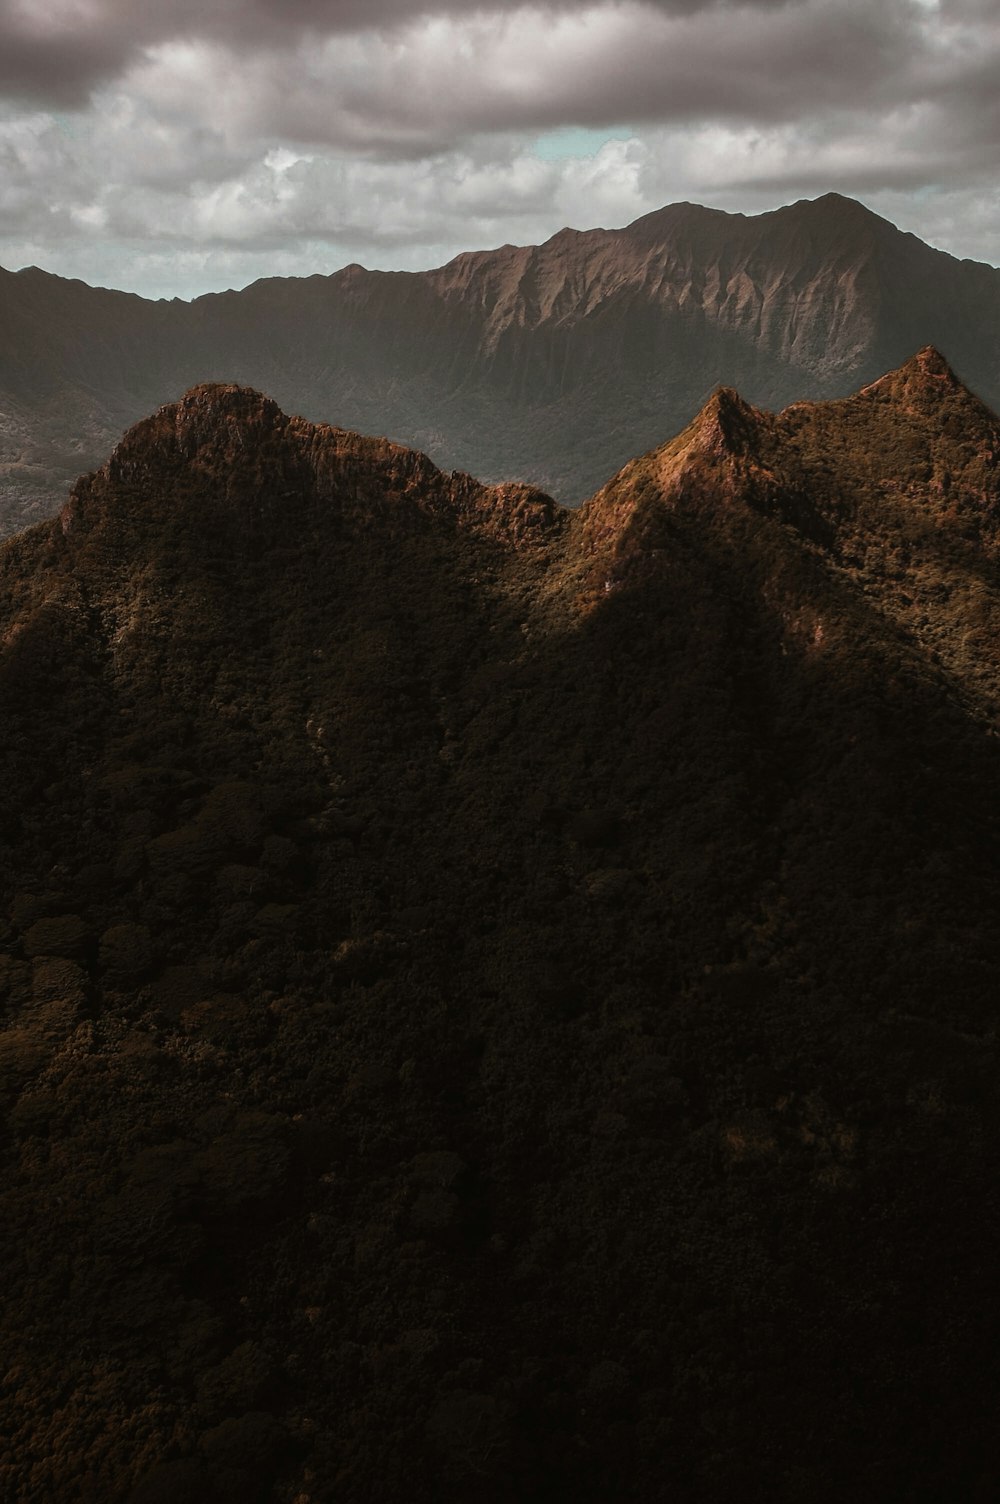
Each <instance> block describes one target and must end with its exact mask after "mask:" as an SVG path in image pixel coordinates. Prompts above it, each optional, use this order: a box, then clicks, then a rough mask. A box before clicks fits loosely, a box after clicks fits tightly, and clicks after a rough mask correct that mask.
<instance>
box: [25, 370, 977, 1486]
mask: <svg viewBox="0 0 1000 1504" xmlns="http://www.w3.org/2000/svg"><path fill="white" fill-rule="evenodd" d="M998 454H1000V430H998V424H997V420H996V418H995V417H994V416H993V414H991V413H990V412H989V411H988V410H987V409H986V408H984V407H983V406H982V404H981V403H980V402H979V401H978V400H977V399H976V398H974V397H973V396H972V395H971V394H970V393H969V392H968V391H967V389H966V388H965V387H964V386H963V385H962V384H961V383H960V382H959V381H958V380H957V379H956V378H955V377H954V375H953V374H952V372H951V370H950V368H949V367H948V365H947V364H946V363H945V362H944V360H943V359H942V358H941V356H940V355H939V354H937V352H935V351H933V350H923V351H921V353H920V354H919V355H918V356H916V357H915V358H913V359H912V360H910V361H909V362H908V363H907V364H906V365H905V366H903V367H902V368H901V369H899V370H897V371H896V372H894V373H893V374H891V375H889V376H887V377H884V378H882V379H879V380H878V381H876V382H874V383H873V384H871V385H869V386H868V387H867V388H865V389H864V390H862V391H861V392H859V393H858V394H856V395H855V396H853V397H850V398H848V399H846V400H843V401H836V402H830V403H821V404H796V405H795V406H793V407H792V408H789V409H786V410H785V411H784V412H781V413H778V414H773V413H767V412H764V411H761V410H759V409H757V408H755V407H754V406H753V405H751V404H750V403H748V402H747V401H745V400H744V398H742V397H741V396H739V395H738V394H737V393H736V392H734V391H732V390H728V389H724V390H722V391H719V392H718V393H716V394H715V395H714V396H713V397H712V398H711V399H710V400H709V401H708V402H707V404H706V405H705V407H704V408H703V409H702V410H701V412H700V413H699V414H697V415H696V417H695V418H694V420H693V421H692V422H691V423H690V424H689V426H688V427H687V428H686V429H685V430H683V431H682V432H681V433H680V434H679V435H678V436H677V437H676V438H675V439H674V440H672V441H671V442H670V443H668V444H666V445H662V446H661V447H659V448H656V449H653V450H651V451H650V452H649V453H647V454H645V455H643V456H641V457H640V458H638V459H636V460H634V461H632V462H630V463H629V464H628V465H627V466H625V467H624V469H623V470H621V471H620V472H619V474H618V475H617V476H615V477H614V479H613V480H612V481H610V482H609V483H608V485H606V486H605V487H604V488H602V490H601V491H599V492H598V493H596V494H595V495H594V496H593V497H592V498H591V499H590V500H589V501H588V502H586V503H585V504H584V505H583V506H582V507H581V508H580V509H579V510H577V511H574V512H566V511H563V510H561V509H558V508H556V507H554V506H553V504H552V503H551V502H550V501H549V500H548V498H546V497H544V496H543V495H541V494H540V493H537V492H533V491H529V490H527V489H525V488H517V487H500V488H492V487H486V486H483V485H480V484H479V483H478V482H476V481H474V480H472V479H471V478H470V477H468V476H466V475H462V474H457V475H456V474H443V473H442V472H440V471H438V470H437V469H436V468H435V467H434V466H433V465H432V464H431V463H430V461H429V460H427V459H426V458H425V457H424V456H422V455H420V454H415V453H412V452H410V451H407V450H404V449H401V448H400V447H398V446H396V445H392V444H389V443H387V442H386V441H384V440H371V439H365V438H361V437H358V436H357V435H355V434H351V433H347V432H345V431H343V430H338V429H331V428H328V427H325V426H314V425H312V424H309V423H307V422H305V421H304V420H302V419H299V418H289V417H287V416H285V414H284V413H283V412H282V411H281V409H280V407H279V406H278V405H277V404H276V403H274V402H273V401H271V400H270V399H268V398H265V397H262V396H260V395H259V394H258V393H256V392H254V391H251V390H248V389H246V388H241V387H237V386H233V385H225V386H201V387H199V388H196V389H194V390H193V391H191V392H189V393H188V394H187V395H186V396H185V397H184V398H183V399H182V400H181V401H180V402H179V403H174V404H170V405H169V406H167V407H164V408H163V409H161V410H160V411H158V412H156V413H154V414H153V416H152V417H150V418H148V419H146V420H144V421H143V422H141V423H140V424H138V425H137V426H136V427H135V428H134V429H132V430H131V431H130V432H129V433H128V434H127V435H126V436H125V438H124V439H123V440H122V442H121V443H120V444H119V446H118V447H117V449H116V450H115V452H114V454H113V455H112V457H111V458H110V459H109V461H108V462H107V464H106V465H104V466H103V467H102V468H101V469H100V470H99V471H97V472H95V473H94V474H92V475H89V476H87V477H85V478H84V479H83V480H82V481H81V482H80V483H79V484H78V486H77V487H76V488H75V490H74V494H73V496H72V498H71V499H70V501H69V503H68V504H67V506H66V507H65V509H64V511H63V513H62V515H61V517H60V518H57V519H55V520H53V521H52V522H49V523H45V524H43V525H40V526H39V527H37V528H35V529H33V530H31V531H30V532H28V533H25V534H23V535H21V536H19V537H17V538H15V539H13V540H11V541H10V542H8V543H7V544H6V545H5V546H4V547H3V549H2V550H0V725H2V727H3V737H2V740H0V791H2V793H0V798H2V800H3V808H2V811H0V813H2V817H3V818H2V829H3V832H4V840H5V842H6V847H5V856H4V862H3V864H2V866H0V883H2V892H0V936H2V940H3V954H2V956H0V1110H2V1113H3V1118H2V1124H3V1137H2V1138H0V1154H2V1156H3V1164H2V1175H0V1228H2V1230H3V1231H2V1244H0V1247H2V1260H3V1285H4V1289H5V1290H6V1291H7V1292H9V1293H8V1298H7V1300H6V1301H5V1302H4V1314H3V1321H4V1323H5V1329H4V1332H3V1337H2V1342H3V1349H4V1352H5V1355H6V1374H5V1377H6V1385H5V1389H4V1392H3V1396H2V1400H0V1405H2V1414H0V1429H2V1432H3V1434H4V1435H5V1436H6V1437H8V1438H10V1440H9V1443H8V1445H9V1452H8V1453H7V1454H5V1455H4V1456H3V1458H2V1459H0V1465H2V1467H3V1468H4V1469H5V1472H4V1485H5V1487H6V1488H7V1491H8V1492H9V1493H10V1496H11V1497H12V1498H17V1499H22V1498H23V1499H25V1500H33V1499H38V1500H50V1499H62V1498H73V1497H76V1496H78V1497H80V1498H81V1499H83V1498H92V1499H100V1500H101V1501H113V1504H117V1501H119V1500H121V1501H125V1500H129V1501H132V1504H155V1501H157V1500H159V1501H164V1500H171V1501H172V1500H174V1499H178V1498H190V1499H198V1500H201V1499H217V1500H220V1501H226V1500H229V1499H234V1500H235V1499H239V1500H241V1501H242V1500H257V1501H259V1504H265V1501H267V1504H270V1501H272V1500H278V1501H282V1504H284V1501H288V1504H291V1501H294V1500H296V1499H299V1500H301V1498H302V1497H303V1495H304V1494H305V1495H308V1496H310V1497H314V1498H317V1499H319V1498H325V1497H328V1496H329V1497H334V1496H336V1494H337V1492H338V1491H339V1492H340V1493H342V1494H343V1495H344V1496H345V1497H349V1498H358V1499H364V1498H371V1499H379V1500H396V1499H400V1500H402V1499H405V1500H407V1501H413V1504H431V1501H435V1504H436V1501H438V1500H441V1499H450V1498H454V1499H462V1500H466V1499H467V1500H470V1501H471V1500H476V1501H494V1504H506V1501H509V1500H511V1499H517V1500H522V1499H534V1498H558V1497H572V1498H576V1499H580V1500H583V1501H585V1504H591V1501H593V1504H598V1501H600V1504H604V1501H605V1500H607V1499H609V1498H616V1499H623V1500H636V1501H643V1504H645V1501H651V1500H659V1499H660V1498H662V1496H663V1486H664V1479H665V1478H669V1479H670V1480H672V1486H676V1491H677V1492H678V1494H679V1496H681V1497H684V1498H685V1499H691V1500H699V1501H705V1504H709V1501H712V1504H714V1501H716V1500H718V1501H722V1500H731V1499H734V1498H740V1499H745V1500H748V1501H761V1504H763V1501H765V1500H766V1501H767V1504H773V1501H774V1500H775V1499H784V1500H787V1501H788V1504H792V1501H798V1500H801V1499H804V1498H808V1499H810V1500H813V1499H815V1500H820V1501H830V1504H833V1501H835V1500H840V1499H843V1498H844V1497H852V1496H854V1497H876V1496H879V1497H882V1498H888V1497H905V1498H912V1499H924V1500H927V1501H928V1504H930V1501H931V1500H936V1499H940V1498H947V1497H959V1496H960V1497H963V1498H966V1497H972V1498H974V1497H977V1496H982V1497H986V1495H987V1493H988V1490H989V1488H990V1486H991V1484H992V1478H993V1455H994V1429H995V1428H994V1425H993V1418H994V1416H995V1413H996V1399H997V1395H996V1384H995V1380H993V1378H992V1375H993V1373H994V1371H995V1364H994V1363H993V1361H992V1359H993V1355H994V1354H995V1351H996V1346H997V1340H998V1338H1000V1329H998V1327H1000V1323H998V1320H997V1309H996V1302H995V1296H994V1286H995V1271H996V1265H997V1256H998V1253H1000V1250H998V1248H997V1246H996V1228H995V1223H994V1221H993V1220H992V1219H991V1218H990V1216H989V1208H990V1207H991V1205H992V1200H993V1199H994V1198H995V1191H994V1181H995V1173H994V1167H993V1164H992V1158H991V1155H992V1150H991V1147H990V1146H991V1145H992V1144H993V1143H995V1141H996V1135H997V1132H998V1131H1000V1122H998V1121H997V1103H996V1094H995V1091H994V1090H993V1084H994V1080H995V1073H996V1069H997V1064H998V1061H997V1049H996V1031H995V1024H996V998H997V993H998V987H997V982H998V969H1000V955H998V950H997V942H996V925H995V915H996V909H997V903H998V900H1000V892H998V876H997V874H998V865H997V861H996V841H997V829H996V818H995V815H994V813H993V810H994V805H995V790H996V786H997V778H998V775H1000V766H998V751H997V748H998V742H997V738H996V735H995V732H996V713H997V691H998V664H997V658H996V647H995V644H996V628H997V625H998V607H997V601H998V596H997V586H998V576H997V563H996V550H997V543H998V506H1000V473H998V468H1000V461H998ZM106 1415H110V1416H112V1417H113V1419H114V1424H113V1425H112V1424H108V1425H105V1424H103V1423H102V1424H95V1416H96V1417H103V1416H106ZM873 1478H877V1479H878V1480H879V1481H878V1483H877V1485H872V1484H871V1480H872V1479H873Z"/></svg>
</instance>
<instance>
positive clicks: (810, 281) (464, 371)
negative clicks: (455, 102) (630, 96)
mask: <svg viewBox="0 0 1000 1504" xmlns="http://www.w3.org/2000/svg"><path fill="white" fill-rule="evenodd" d="M0 329H2V331H3V338H2V340H0V535H8V534H10V533H13V532H16V531H18V530H19V529H21V528H23V527H25V526H27V524H28V523H29V522H34V521H37V520H38V519H39V518H42V517H47V516H51V515H53V514H54V513H55V512H56V511H58V509H59V507H60V505H61V503H62V501H63V499H64V498H65V494H66V491H67V489H68V487H69V486H70V484H71V483H72V481H73V480H74V479H75V477H76V476H77V475H78V474H79V473H80V471H81V470H83V469H87V468H89V467H91V466H93V465H97V464H98V463H100V461H101V460H103V458H104V456H105V455H106V454H107V452H108V450H109V449H110V447H111V444H112V443H113V441H114V439H115V438H116V437H117V435H118V434H119V433H121V431H122V430H123V429H124V428H125V427H126V426H127V425H128V424H130V423H134V422H135V420H136V419H137V418H141V417H142V416H143V415H144V414H146V413H148V412H150V411H152V410H153V409H154V408H156V407H158V406H159V405H160V404H161V403H163V402H165V401H167V400H168V399H173V398H175V397H177V396H178V395H179V394H180V393H181V392H183V391H184V389H185V388H186V387H189V386H191V385H192V384H193V383H194V382H196V381H204V380H206V379H207V378H212V379H215V380H226V381H233V380H235V381H239V382H242V383H244V384H246V385H249V386H253V387H259V388H262V389H263V390H265V391H267V392H269V393H270V394H271V396H272V397H274V398H275V399H276V400H277V401H278V402H279V403H280V404H281V405H282V406H283V407H284V408H285V409H286V410H288V411H292V412H298V413H303V414H304V415H305V416H306V417H309V418H326V417H328V416H329V415H331V414H336V415H337V417H338V419H339V421H341V422H342V423H345V424H346V425H348V426H349V427H351V428H354V429H360V430H361V431H362V432H367V433H388V434H390V435H391V436H392V437H393V438H395V439H398V440H401V441H403V442H405V443H406V444H409V445H412V446H414V447H416V448H418V449H421V450H425V451H426V452H427V453H428V454H430V456H431V457H432V458H433V459H434V460H435V461H436V462H437V463H439V464H442V465H445V466H448V467H452V466H458V467H460V468H462V469H465V470H471V471H472V472H473V473H474V474H476V475H479V476H483V477H485V478H487V479H490V480H499V479H508V478H511V477H515V478H517V479H520V480H531V481H533V482H535V483H537V484H539V485H541V486H543V487H544V488H545V490H546V491H548V492H550V493H551V494H552V495H553V496H555V497H556V498H557V500H559V501H561V502H567V503H571V504H576V503H578V502H579V501H580V500H581V499H582V498H584V497H586V496H589V495H590V494H591V492H592V491H594V490H595V489H596V488H597V487H598V486H600V485H603V483H604V481H605V480H606V479H607V477H608V476H609V475H611V474H613V473H614V471H615V470H617V469H618V467H619V466H620V465H622V464H624V463H625V461H626V460H628V459H629V458H631V456H632V455H635V454H639V453H641V452H642V451H643V450H645V449H648V448H649V447H650V446H651V445H653V444H659V443H661V442H662V440H663V438H664V436H665V435H667V434H670V433H674V432H676V431H677V430H678V429H680V428H682V427H683V426H684V425H685V424H686V423H688V422H689V421H690V420H691V419H692V418H693V417H694V416H695V414H696V413H697V412H698V411H699V410H700V409H701V407H702V406H703V404H704V403H705V401H706V400H707V398H708V396H709V395H710V394H711V392H712V390H713V389H714V388H715V386H716V385H717V384H718V383H719V382H720V381H726V382H730V383H732V384H733V385H735V386H738V387H739V389H740V391H741V392H742V393H743V395H744V396H745V397H746V398H748V399H749V400H750V401H752V402H755V403H763V404H764V405H765V406H767V407H771V408H773V407H780V406H782V405H784V404H785V403H787V402H791V401H793V400H795V399H798V398H802V397H809V398H816V399H818V398H831V397H841V396H844V395H845V394H847V393H849V392H851V391H853V390H854V389H855V388H857V387H858V386H860V385H861V384H862V383H863V382H867V381H871V380H872V379H873V378H875V377H877V376H879V375H880V374H881V373H882V372H883V371H885V370H888V369H889V368H890V367H892V366H895V365H897V364H898V363H899V362H900V361H901V360H904V359H905V358H906V357H907V356H909V355H910V354H911V353H912V352H913V351H914V350H915V349H917V347H918V346H920V345H923V344H925V343H927V341H932V342H934V343H936V344H938V345H939V346H940V347H941V348H943V349H944V350H945V351H946V352H947V354H948V357H949V359H950V360H951V361H952V362H953V364H954V365H955V368H956V369H957V370H958V371H959V373H960V374H961V376H962V377H963V379H964V380H966V381H967V382H969V383H970V385H971V386H972V387H973V388H974V389H975V391H977V392H978V393H979V394H980V396H982V397H983V398H985V400H986V401H987V402H990V403H992V405H993V406H994V407H996V406H998V405H1000V270H998V269H997V268H996V267H992V266H984V265H978V264H976V263H974V262H971V261H956V260H955V258H954V257H952V256H948V255H946V254H945V253H944V252H942V251H937V250H933V249H932V248H931V247H930V246H928V245H924V244H923V243H922V242H921V241H920V240H918V239H917V238H916V236H914V235H906V234H903V233H902V232H901V231H899V230H898V229H896V227H895V226H894V225H892V224H890V223H889V222H888V221H887V220H884V219H881V218H880V217H879V216H878V215H877V214H873V213H872V212H871V211H870V210H868V209H866V208H864V207H863V206H862V205H861V204H858V203H855V202H854V201H853V200H851V199H847V198H843V197H842V196H841V195H839V194H836V193H831V194H827V195H826V196H825V197H823V198H820V199H816V200H815V201H813V202H808V201H803V202H801V203H797V204H789V205H787V206H786V207H785V208H782V209H778V210H775V211H774V212H772V213H767V214H758V215H751V216H746V215H743V214H724V213H722V212H721V211H720V210H717V209H706V208H702V207H701V206H699V205H697V204H672V205H670V206H668V207H667V208H664V209H661V210H658V211H656V212H655V213H653V214H648V215H645V216H644V217H643V218H641V219H638V220H636V222H635V223H634V224H632V225H629V226H627V227H626V228H624V229H620V230H587V231H583V232H580V231H576V230H568V229H567V230H562V231H560V233H559V234H558V235H554V236H553V237H552V238H551V239H550V240H548V241H546V242H545V244H544V245H540V246H510V245H508V246H501V247H500V248H499V249H497V250H493V251H478V252H470V253H468V254H464V255H461V256H457V257H456V258H455V259H454V260H453V261H451V262H449V263H448V265H447V266H442V267H438V268H436V269H435V270H433V271H427V272H373V271H366V270H365V269H364V268H363V267H360V266H348V267H345V268H344V269H343V270H342V271H339V272H336V273H334V274H333V275H332V276H314V277H299V278H296V277H285V278H281V277H271V278H266V279H264V280H263V281H260V282H257V283H255V284H254V285H253V286H251V287H248V288H245V289H244V290H243V291H241V292H227V293H222V294H210V295H207V296H205V297H201V298H196V299H195V300H194V302H192V303H184V302H182V301H180V300H179V299H174V300H172V301H170V302H167V301H164V300H161V301H159V302H155V303H154V302H150V301H148V300H146V299H143V298H138V297H134V296H131V295H129V294H126V293H121V292H111V291H108V290H107V289H103V288H93V287H87V286H85V285H84V284H83V283H81V282H69V281H66V280H64V279H62V278H59V277H53V276H51V275H48V274H47V273H45V272H42V271H39V270H38V269H37V268H28V269H26V270H25V271H22V272H18V273H11V272H5V271H3V270H2V269H0Z"/></svg>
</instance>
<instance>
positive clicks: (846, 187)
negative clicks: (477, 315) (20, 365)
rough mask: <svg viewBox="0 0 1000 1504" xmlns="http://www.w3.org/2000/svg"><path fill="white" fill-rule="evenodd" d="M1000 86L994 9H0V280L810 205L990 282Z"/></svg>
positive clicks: (888, 5)
mask: <svg viewBox="0 0 1000 1504" xmlns="http://www.w3.org/2000/svg"><path fill="white" fill-rule="evenodd" d="M8 42H9V43H11V44H12V48H13V50H11V49H9V48H8V47H7V46H6V45H5V43H8ZM18 49H20V51H18ZM12 59H13V61H12ZM18 59H19V60H20V61H18ZM19 68H20V69H22V72H21V73H19V74H18V69H19ZM32 69H34V72H32ZM998 69H1000V15H998V12H997V8H996V5H995V0H990V3H988V4H987V3H982V0H881V3H880V4H879V5H878V6H873V5H871V4H870V3H868V0H748V3H742V4H737V3H728V4H727V3H724V0H713V3H699V0H676V3H671V0H663V3H653V0H594V3H591V4H583V5H581V4H579V3H577V4H575V5H572V6H571V5H569V4H561V3H550V4H545V3H536V4H534V5H523V4H521V5H516V4H504V3H493V4H488V5H482V6H478V7H477V6H472V7H470V6H469V5H467V4H464V3H463V4H461V5H459V4H458V0H441V3H438V4H435V5H433V6H428V5H424V4H413V3H410V4H404V3H400V0H366V3H365V4H364V5H362V4H361V3H360V0H359V3H356V4H355V3H353V0H347V3H335V0H328V3H325V4H324V3H321V0H289V3H285V4H282V5H279V4H277V3H270V0H228V3H227V0H217V3H215V4H206V3H204V0H202V4H201V5H200V6H195V5H194V4H193V3H191V0H174V3H172V4H164V3H162V0H160V3H158V4H155V5H154V4H152V3H151V0H134V3H131V4H128V5H126V4H124V3H118V0H115V3H112V0H20V3H18V4H15V3H12V0H6V3H4V0H0V90H2V87H3V81H4V78H7V77H10V76H13V75H14V74H17V75H18V82H17V87H18V89H19V90H20V92H21V94H26V93H30V92H31V91H32V90H34V91H35V93H36V94H37V96H38V98H39V99H40V100H44V101H45V102H44V103H39V104H36V105H35V106H33V107H30V108H29V107H27V106H25V105H23V104H20V103H18V102H17V101H15V100H12V101H11V102H10V103H9V105H8V107H7V110H6V113H5V114H2V113H0V216H2V217H0V262H2V263H3V264H6V265H20V264H23V263H24V262H27V261H35V262H38V263H39V264H42V265H46V266H49V267H51V268H53V269H57V270H62V271H65V272H69V273H71V274H73V275H80V276H84V277H86V278H87V279H88V280H91V279H96V280H103V281H110V282H112V283H115V284H117V285H122V284H125V285H130V286H134V287H139V288H142V289H144V290H147V291H155V292H160V291H174V290H179V291H184V292H186V293H190V292H193V291H197V290H200V289H202V288H204V287H208V286H220V285H226V283H227V282H237V283H243V282H245V281H247V280H250V279H252V277H254V276H256V275H261V274H265V273H267V272H268V271H288V272H293V271H294V272H306V271H315V270H332V269H334V268H335V267H336V266H337V265H339V264H342V262H343V261H346V260H353V259H358V260H362V261H365V262H367V263H368V264H376V265H379V264H380V265H385V266H393V265H395V266H418V265H431V264H435V263H436V262H439V261H442V260H444V259H447V257H448V256H449V255H451V254H453V253H455V252H457V251H458V250H460V249H463V248H469V247H473V246H477V245H490V244H497V243H501V242H503V241H509V240H518V241H522V242H527V241H535V240H539V239H543V238H545V237H546V236H547V235H549V234H551V233H553V232H554V231H555V230H557V229H559V228H560V227H561V226H562V225H564V224H576V225H579V226H581V227H587V226H590V225H594V224H598V223H604V224H610V225H613V224H623V223H626V222H628V220H630V219H632V218H635V217H637V216H638V215H640V214H642V213H645V212H648V211H649V210H652V209H654V208H657V207H659V206H660V205H662V204H663V203H665V202H669V201H671V200H674V199H678V198H693V199H696V200H701V201H707V202H710V203H714V204H717V205H718V206H720V207H724V208H733V209H741V210H752V209H757V208H760V209H763V208H769V207H773V206H774V205H775V204H776V203H778V202H782V201H786V200H787V199H788V198H789V197H806V196H811V195H814V194H818V193H822V192H825V191H827V190H828V189H830V188H837V189H839V190H840V191H841V192H844V193H853V194H859V195H861V196H862V197H864V198H865V199H866V201H867V202H869V203H870V204H872V206H873V207H875V208H882V210H883V212H887V213H890V217H896V218H897V220H898V222H900V223H902V224H903V225H904V227H905V228H909V229H914V230H916V231H917V232H918V233H925V234H929V235H930V237H931V238H932V239H933V238H935V237H937V238H938V241H939V243H944V244H947V245H953V246H954V247H955V248H956V249H957V250H958V251H960V252H961V253H964V254H973V255H983V256H988V257H995V254H996V251H995V247H996V245H997V244H1000V234H998V232H1000V207H998V205H997V202H996V196H995V164H996V161H997V150H998V147H1000V99H998V94H1000V91H998V90H997V88H996V82H995V80H996V78H997V76H998ZM57 105H58V106H59V107H58V108H57ZM623 122H627V128H623V124H622V123H623ZM567 128H572V130H569V131H568V133H567V134H565V136H564V139H565V140H566V141H567V142H572V141H576V142H577V143H578V145H577V146H576V148H575V149H574V150H570V151H568V152H564V153H561V154H560V153H553V152H552V151H551V150H546V149H545V147H544V141H545V140H551V139H552V133H554V132H560V131H563V132H566V131H567ZM605 136H608V137H613V138H614V139H608V140H606V141H605V144H603V145H601V142H602V141H604V139H605ZM540 138H541V139H542V141H543V146H542V148H540V149H539V150H536V149H535V146H534V143H535V142H536V141H538V140H539V139H540Z"/></svg>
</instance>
